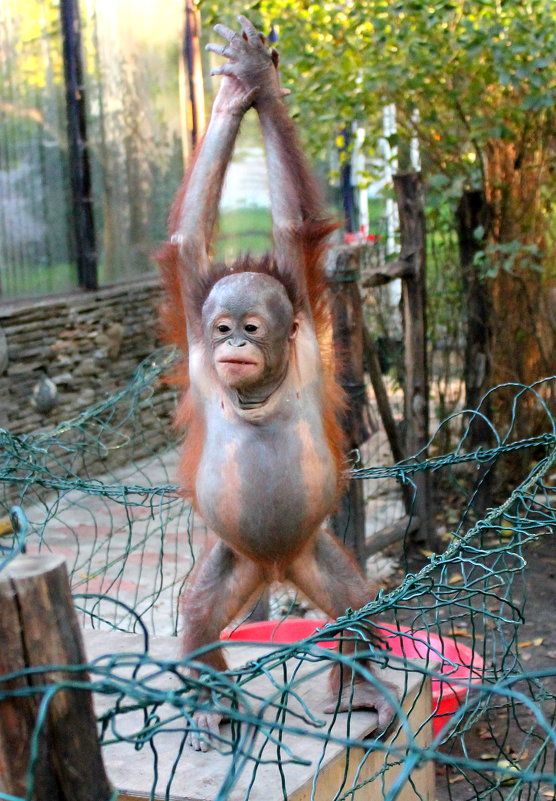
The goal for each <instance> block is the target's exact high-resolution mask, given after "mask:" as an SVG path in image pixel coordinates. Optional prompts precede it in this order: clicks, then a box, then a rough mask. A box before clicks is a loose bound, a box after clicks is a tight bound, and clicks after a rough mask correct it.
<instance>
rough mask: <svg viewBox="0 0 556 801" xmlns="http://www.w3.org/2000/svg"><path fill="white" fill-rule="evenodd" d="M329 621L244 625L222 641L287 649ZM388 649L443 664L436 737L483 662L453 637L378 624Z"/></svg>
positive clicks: (436, 691) (435, 696) (435, 707)
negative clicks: (265, 644)
mask: <svg viewBox="0 0 556 801" xmlns="http://www.w3.org/2000/svg"><path fill="white" fill-rule="evenodd" d="M327 622H328V621H326V620H308V619H306V618H286V619H285V620H282V621H280V620H264V621H261V622H260V623H243V624H242V625H241V626H238V627H237V628H235V629H224V631H223V632H222V633H221V635H220V639H221V640H241V641H243V642H255V643H269V642H271V643H275V644H276V645H284V644H287V643H294V642H297V641H298V640H303V639H305V637H310V636H311V635H312V634H314V633H315V631H316V629H317V628H322V627H323V626H325V625H326V624H327ZM376 625H377V626H378V628H379V631H380V633H381V636H382V637H383V639H384V641H385V642H386V644H387V646H388V648H389V649H390V651H391V652H392V653H393V654H394V655H395V656H405V657H407V658H408V659H427V658H429V659H431V660H440V662H441V664H440V673H442V675H443V676H445V677H446V678H442V679H433V680H432V711H433V714H434V717H433V732H434V734H435V735H437V734H438V733H439V732H440V731H441V729H442V728H443V727H444V726H445V724H446V723H447V721H448V720H449V719H450V718H451V717H452V715H453V714H454V712H455V711H456V710H457V708H458V707H459V705H460V704H461V702H462V700H463V699H464V698H465V696H466V694H467V691H468V689H469V685H470V684H473V683H477V682H480V681H481V676H482V670H483V660H482V659H481V657H480V656H479V655H478V654H476V653H475V652H474V651H473V650H472V649H471V648H469V646H467V645H463V644H462V643H459V642H457V641H456V640H454V639H452V638H451V637H439V636H438V635H437V634H433V633H432V632H428V631H425V630H419V631H412V630H411V629H410V628H408V627H407V626H400V627H399V629H398V628H397V627H395V626H392V625H388V624H381V623H376ZM319 646H320V647H321V648H335V647H336V642H335V641H334V640H325V641H323V642H321V643H319Z"/></svg>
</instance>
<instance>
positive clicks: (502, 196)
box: [485, 140, 556, 437]
mask: <svg viewBox="0 0 556 801" xmlns="http://www.w3.org/2000/svg"><path fill="white" fill-rule="evenodd" d="M485 166H486V196H487V201H488V203H489V206H490V208H491V210H492V218H491V228H490V244H491V249H492V250H493V251H494V253H493V259H494V262H493V263H491V265H490V266H492V267H494V268H495V269H496V274H495V276H494V277H493V278H492V279H491V294H492V351H491V353H492V365H493V367H492V370H493V372H492V380H493V383H494V384H500V383H504V382H519V383H522V384H526V385H529V384H532V383H534V382H535V381H538V380H539V379H541V378H544V377H546V376H548V375H552V374H554V372H556V350H555V346H556V338H555V327H554V316H553V315H554V309H553V308H552V309H551V308H550V303H551V299H552V298H551V290H552V291H553V287H550V286H549V285H548V282H547V279H546V278H544V277H543V271H542V269H541V267H542V262H541V258H542V253H543V252H544V251H545V250H546V236H545V226H546V217H545V214H544V213H543V209H542V204H541V192H540V187H541V177H542V176H541V170H542V169H543V159H542V158H541V157H540V156H539V154H538V153H536V151H535V149H534V147H532V146H530V143H527V144H526V145H525V146H524V147H523V150H522V151H520V150H519V149H518V147H517V145H516V144H514V143H511V142H502V141H499V140H495V141H491V142H490V143H489V145H488V147H487V157H486V165H485ZM510 243H520V246H519V248H517V247H516V245H514V246H513V247H512V245H511V244H510ZM531 246H536V247H537V248H538V249H539V254H538V255H537V254H536V253H535V252H530V251H528V248H530V247H531ZM514 249H515V252H514ZM552 302H553V301H552ZM515 391H516V390H515V387H513V388H512V387H510V388H508V389H507V390H503V391H499V392H498V393H497V394H496V398H495V403H496V408H495V413H496V416H497V418H498V419H499V420H501V421H504V422H506V423H507V421H508V420H509V419H510V415H511V413H512V410H511V404H512V401H513V397H514V395H515ZM552 400H553V399H552ZM515 426H516V428H515V434H516V436H518V437H523V436H531V435H532V434H534V433H538V432H539V431H540V430H542V429H544V428H545V427H546V418H545V413H543V412H542V411H541V410H540V409H539V407H538V404H537V402H536V400H535V398H534V396H533V395H532V394H531V393H529V394H528V395H525V396H524V397H523V402H522V403H521V404H520V408H519V409H518V410H517V416H516V421H515Z"/></svg>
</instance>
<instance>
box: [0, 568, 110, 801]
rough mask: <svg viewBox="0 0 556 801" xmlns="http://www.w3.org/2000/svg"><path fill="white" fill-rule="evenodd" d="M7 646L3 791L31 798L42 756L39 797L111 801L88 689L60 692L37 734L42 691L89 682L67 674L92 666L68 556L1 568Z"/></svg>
mask: <svg viewBox="0 0 556 801" xmlns="http://www.w3.org/2000/svg"><path fill="white" fill-rule="evenodd" d="M0 643H1V644H2V645H1V647H0V791H2V792H3V793H7V794H9V795H13V796H21V797H25V798H26V797H27V794H28V788H27V771H28V767H29V760H30V758H32V757H33V756H36V761H35V764H34V765H33V771H32V778H33V792H32V796H31V797H32V798H33V799H37V801H47V800H48V801H108V800H109V799H111V798H112V797H113V790H112V788H111V786H110V783H109V781H108V778H107V776H106V772H105V769H104V764H103V761H102V756H101V752H100V745H99V742H98V737H97V727H96V719H95V715H94V711H93V702H92V698H91V693H90V691H89V690H88V689H58V690H57V691H56V692H55V693H53V695H52V696H51V698H50V700H49V703H48V706H47V708H46V712H45V716H44V722H43V725H42V726H40V730H38V729H37V724H38V723H39V724H40V723H41V721H39V720H38V716H39V712H40V711H41V710H40V704H41V700H42V699H43V698H44V691H43V689H42V688H44V689H45V690H46V691H48V688H50V687H52V686H56V685H64V684H66V683H67V682H79V683H87V682H88V675H87V673H86V671H85V670H83V669H80V668H79V667H77V668H76V669H75V670H69V669H68V667H69V666H72V667H75V666H79V665H83V664H85V662H86V660H85V655H84V649H83V643H82V639H81V632H80V629H79V625H78V622H77V617H76V614H75V610H74V608H73V604H72V600H71V594H70V586H69V581H68V577H67V572H66V568H65V564H64V559H63V557H61V556H55V555H48V556H43V555H36V556H27V555H21V556H18V557H16V558H15V559H13V560H12V561H11V562H9V563H8V565H7V566H6V567H5V568H4V569H3V570H2V572H1V573H0ZM49 666H56V667H55V668H53V669H51V670H41V668H47V667H49ZM64 667H66V669H64ZM33 668H35V669H36V668H38V670H36V671H35V672H33V673H30V672H27V673H25V672H24V671H26V670H28V669H33ZM8 675H10V678H9V679H6V678H5V676H8ZM33 688H35V692H33V691H32V690H33ZM35 739H36V743H37V745H38V748H37V749H36V753H35V752H34V750H33V748H32V747H31V746H32V743H33V742H34V741H35Z"/></svg>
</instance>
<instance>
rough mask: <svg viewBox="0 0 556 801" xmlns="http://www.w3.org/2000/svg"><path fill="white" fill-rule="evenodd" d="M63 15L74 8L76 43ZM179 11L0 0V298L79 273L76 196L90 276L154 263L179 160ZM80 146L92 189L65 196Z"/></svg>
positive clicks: (52, 285)
mask: <svg viewBox="0 0 556 801" xmlns="http://www.w3.org/2000/svg"><path fill="white" fill-rule="evenodd" d="M68 14H70V17H69V19H71V15H72V14H73V15H74V16H75V15H77V19H78V20H80V25H78V26H77V28H76V26H73V27H72V30H73V32H74V33H75V29H77V30H78V33H79V39H80V41H78V42H77V45H78V50H77V51H75V49H74V51H73V52H72V50H71V45H72V43H71V42H70V43H69V44H68V41H67V36H66V44H65V46H64V26H66V34H67V28H68V16H67V15H68ZM183 16H184V9H183V3H182V2H180V0H168V1H167V2H165V3H164V4H160V3H157V2H156V0H146V1H145V2H143V3H141V4H136V3H133V2H130V0H118V2H117V3H108V2H106V1H105V0H80V2H79V3H77V2H76V0H27V2H26V3H25V4H22V3H19V2H18V0H3V2H2V4H1V6H0V299H2V298H4V299H8V298H13V297H18V296H24V295H26V296H30V295H39V294H45V293H52V292H58V291H65V290H68V289H71V288H74V287H77V286H78V285H80V284H81V285H87V284H86V283H85V284H84V281H83V276H82V275H81V276H80V275H79V271H78V269H77V264H78V262H79V255H80V254H79V250H80V244H79V236H80V233H79V230H80V228H79V226H80V223H79V219H78V217H79V206H80V204H82V205H83V208H85V209H86V211H87V212H88V214H89V216H90V218H91V221H92V226H93V228H92V243H93V250H94V252H93V257H94V273H95V274H94V275H93V279H94V280H93V283H98V284H106V283H112V282H114V281H117V280H120V279H123V278H126V277H129V276H130V275H136V274H138V273H141V272H144V271H146V270H149V269H151V262H150V258H149V257H150V254H151V253H152V250H153V248H154V247H155V244H156V242H157V241H158V240H160V239H161V238H162V237H163V236H164V230H165V217H166V214H167V209H168V207H169V205H170V202H171V198H172V196H173V194H174V192H175V190H176V187H177V184H178V182H179V179H180V177H181V174H182V172H183V166H182V165H183V153H182V142H183V132H184V130H186V122H185V121H184V119H183V118H182V117H183V114H182V109H184V108H185V104H184V103H183V102H182V103H180V81H181V78H180V75H181V77H182V78H183V68H182V67H180V64H181V63H182V60H181V54H180V32H181V31H182V30H183ZM70 27H71V25H70ZM75 44H76V43H75V39H74V41H73V46H74V48H75ZM76 59H77V62H76ZM69 62H72V63H69ZM76 63H77V65H78V67H79V68H80V69H81V71H82V75H81V76H80V75H79V70H78V74H77V76H76V75H75V74H74V75H73V80H76V79H77V82H76V83H74V84H72V83H71V80H72V79H71V76H70V73H71V70H72V69H73V68H75V64H76ZM80 77H82V81H81V82H80V81H79V78H80ZM68 88H69V91H68ZM72 105H73V111H74V114H75V113H77V117H78V119H77V126H78V127H77V129H74V130H73V131H72V130H71V108H70V107H71V106H72ZM68 109H69V115H68ZM68 119H69V124H70V133H69V135H68ZM85 137H86V139H85ZM72 140H73V142H74V143H75V142H77V147H72ZM83 159H85V160H86V162H87V169H88V170H89V175H88V180H89V182H90V191H89V193H88V194H87V193H85V194H84V195H83V196H82V197H81V198H79V197H77V199H76V194H75V185H73V184H74V179H75V176H76V175H77V174H78V173H79V171H80V169H81V168H82V165H81V164H79V163H76V160H77V161H79V160H83Z"/></svg>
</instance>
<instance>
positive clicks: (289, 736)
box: [85, 631, 435, 801]
mask: <svg viewBox="0 0 556 801" xmlns="http://www.w3.org/2000/svg"><path fill="white" fill-rule="evenodd" d="M85 645H86V649H87V654H88V658H89V660H93V659H97V658H99V657H102V656H104V655H108V656H110V655H117V654H125V653H128V654H133V653H142V651H143V640H142V637H141V636H140V635H135V634H123V633H119V632H105V631H86V632H85ZM178 645H179V642H178V640H177V639H176V638H173V637H155V638H153V639H152V640H151V642H150V646H149V655H150V657H152V658H153V659H161V660H171V659H173V658H174V657H175V656H177V653H178ZM265 650H268V649H265V648H264V646H260V645H258V646H251V645H245V644H243V643H242V644H241V645H240V646H239V647H229V648H227V649H226V651H227V656H228V661H229V663H230V665H231V666H232V667H239V666H241V665H244V664H246V663H247V662H249V661H251V660H253V659H256V658H257V657H258V656H260V655H261V654H263V653H265ZM134 665H135V662H133V660H130V661H129V662H128V663H127V665H125V664H123V663H120V662H118V666H117V667H116V668H115V672H116V674H117V675H120V676H121V677H122V678H123V679H128V678H129V677H130V676H131V673H132V670H133V667H134ZM429 667H431V666H430V665H429ZM316 668H318V665H315V664H311V663H309V662H307V661H305V662H300V661H299V660H291V661H290V662H288V671H289V672H288V676H289V677H290V679H291V677H292V676H293V675H295V678H296V682H298V683H297V684H296V691H297V694H298V696H299V700H296V699H294V698H293V697H292V696H290V698H289V700H288V710H291V712H292V713H299V714H300V715H303V717H301V716H300V717H294V716H293V715H289V714H288V718H287V721H286V722H287V725H288V726H290V727H295V728H296V730H297V731H296V733H293V732H285V733H284V735H283V741H282V743H283V745H282V748H281V750H280V752H278V747H277V745H276V744H275V743H271V742H269V741H266V742H265V738H264V737H263V735H262V734H261V732H259V733H258V734H257V735H256V738H255V741H254V743H252V745H251V747H250V749H249V750H250V753H251V754H252V755H253V757H254V758H256V757H258V756H261V758H262V760H263V763H261V764H260V765H259V766H258V768H257V769H256V772H255V773H254V770H255V761H253V760H248V761H247V762H246V763H244V764H243V770H242V771H241V773H240V775H239V777H238V778H235V779H234V780H233V781H232V783H231V787H230V790H229V792H227V794H226V795H225V796H221V797H225V798H226V799H228V800H229V801H243V799H246V798H249V801H280V799H284V798H285V797H287V798H288V799H289V801H309V800H310V799H311V798H314V799H316V800H317V801H333V799H334V798H335V797H336V794H338V795H339V796H342V795H343V794H344V793H346V792H349V790H350V788H351V787H352V786H354V785H360V784H362V783H365V782H369V783H367V784H364V786H362V787H361V789H360V790H357V791H356V792H355V793H354V794H353V795H351V796H350V798H351V799H353V801H382V799H383V798H384V795H385V792H386V790H387V788H389V787H391V786H392V784H393V783H394V781H395V780H396V777H397V776H398V774H399V771H400V765H399V763H400V762H403V760H404V744H405V742H406V735H405V733H404V732H403V731H400V730H398V729H396V730H394V733H393V734H391V735H390V737H389V738H387V741H388V742H390V743H392V744H393V745H395V746H396V747H399V748H401V753H400V752H398V753H396V754H391V755H390V756H388V754H385V753H384V752H383V751H380V750H375V751H368V750H365V749H362V748H359V747H357V748H348V749H346V748H344V747H343V746H342V745H341V744H338V743H334V742H326V740H325V739H322V735H323V734H324V735H325V734H326V732H328V731H329V730H330V727H331V726H332V721H333V716H332V715H325V714H324V712H323V709H324V706H325V705H326V702H327V700H328V682H327V675H326V672H320V673H319V674H318V675H317V676H314V677H312V678H311V677H309V678H307V679H306V680H305V681H303V680H302V679H303V677H307V676H309V675H310V674H311V673H312V672H314V671H315V669H316ZM294 672H295V673H294ZM272 675H274V676H275V681H276V684H274V683H273V681H272ZM137 677H138V678H141V680H142V681H143V682H146V683H147V684H148V686H149V687H150V688H152V687H156V688H157V689H160V690H163V691H164V690H166V691H169V690H172V689H173V688H177V687H178V686H179V680H178V679H177V678H176V677H175V676H173V675H172V674H171V673H169V672H167V671H163V672H157V671H156V666H153V665H152V664H149V665H148V666H144V667H141V668H140V670H139V673H138V675H137ZM380 677H381V679H384V680H385V681H389V682H392V683H393V684H395V685H396V686H397V687H398V688H399V690H400V694H401V695H404V696H405V700H404V704H403V708H404V710H405V712H406V715H407V719H408V721H409V725H410V727H411V730H412V732H414V733H415V734H414V736H415V743H416V744H418V745H419V746H420V747H423V746H425V745H427V744H428V743H429V742H430V740H431V734H432V726H431V721H430V720H427V718H428V717H429V716H430V710H431V688H430V681H429V680H428V679H425V680H423V677H422V675H421V674H420V673H417V672H413V671H409V672H404V671H399V670H391V669H388V668H385V669H384V670H383V671H381V676H380ZM283 682H284V675H283V669H282V667H279V668H277V669H276V670H275V671H273V673H271V676H270V677H266V676H260V677H257V678H256V679H254V680H253V681H251V682H250V683H249V690H250V691H251V692H256V694H257V696H259V699H260V700H259V709H261V708H262V705H263V703H264V702H265V701H266V700H267V699H268V698H269V697H270V696H271V695H272V696H275V695H276V700H277V701H278V700H279V697H280V696H279V689H277V688H279V687H280V686H281V685H282V684H283ZM128 702H129V703H132V699H126V705H127V703H128ZM95 704H96V709H97V713H98V714H101V713H102V712H103V711H104V710H106V709H109V708H111V707H112V706H113V704H114V696H107V695H102V694H99V695H97V696H96V697H95ZM303 705H306V707H307V709H308V710H310V713H311V714H312V715H314V716H315V717H316V718H317V719H318V720H320V721H322V722H323V723H324V726H322V727H321V728H315V727H314V725H311V724H310V723H309V722H307V720H306V719H304V718H306V714H303V713H304V710H303ZM175 711H176V710H175V709H174V710H173V708H172V707H171V706H170V705H165V706H163V707H160V709H159V710H158V713H157V714H159V715H160V716H161V718H162V719H165V718H168V719H169V718H170V717H171V716H172V715H173V714H174V715H175ZM252 711H254V712H255V713H256V712H257V711H258V710H257V709H256V708H255V707H254V708H253V710H252ZM264 716H265V718H267V719H270V720H274V719H275V717H276V710H275V709H274V710H273V711H272V712H270V713H269V712H268V711H267V712H264ZM116 724H117V728H118V735H119V736H120V737H126V736H127V737H130V742H121V741H120V742H118V743H115V744H113V745H107V746H105V747H104V748H103V756H104V760H105V764H106V767H107V770H108V774H109V776H110V778H111V780H112V782H113V783H114V785H115V786H116V787H117V788H118V789H119V791H120V796H119V799H120V801H136V800H138V799H145V798H149V797H150V793H151V789H152V788H153V785H154V784H155V785H156V786H155V796H154V797H155V798H156V799H167V801H214V799H215V798H216V797H217V796H218V794H219V792H220V791H221V789H222V787H223V785H224V783H225V782H226V781H227V780H230V778H231V776H232V774H231V772H230V769H231V767H232V764H233V760H232V756H231V755H230V754H227V755H226V754H222V753H220V752H219V751H217V750H211V751H209V752H207V753H202V752H196V751H193V750H191V749H190V748H189V746H185V747H184V746H183V730H184V721H183V719H177V720H174V721H173V723H172V722H171V721H170V720H168V723H167V724H165V726H164V730H163V731H161V732H160V733H158V734H157V735H156V739H155V744H156V750H157V754H158V765H157V780H156V782H155V760H154V755H153V753H152V750H151V748H150V747H149V745H148V744H146V745H145V746H144V747H143V748H142V749H141V750H140V751H137V750H135V747H134V743H133V739H134V738H135V733H136V732H138V731H140V730H141V729H142V728H143V727H144V725H145V723H144V715H143V712H142V711H141V710H138V711H132V712H129V713H126V714H121V715H118V718H117V721H116ZM375 727H376V715H375V714H374V713H372V712H354V713H352V714H351V715H348V714H346V713H344V714H339V715H338V716H337V718H336V721H335V723H334V725H333V727H332V729H331V733H332V735H333V736H334V737H336V738H347V737H349V738H352V739H357V740H363V739H365V738H366V737H367V736H368V735H369V734H371V733H372V732H373V730H374V729H375ZM172 728H173V729H174V730H173V731H172ZM394 728H395V727H394ZM224 732H225V733H226V734H227V735H228V736H230V729H229V726H225V727H224ZM275 734H277V732H275ZM317 737H320V738H321V739H317ZM180 749H183V750H182V751H181V755H180ZM261 749H263V750H262V753H261ZM287 749H291V752H293V754H295V755H296V756H297V757H302V758H303V759H304V760H306V761H307V762H308V763H309V764H306V765H299V764H291V763H289V764H288V762H287V760H288V753H287ZM264 760H267V764H264ZM271 760H272V762H271ZM278 761H279V762H280V763H281V764H280V768H281V769H280V768H279V766H278V764H276V762H278ZM241 763H243V760H241V759H236V764H241ZM395 763H398V764H395ZM385 764H386V765H388V764H390V765H392V766H391V767H389V768H388V770H387V771H386V772H383V768H384V766H385ZM315 777H316V778H315ZM373 777H374V778H373ZM411 782H412V783H411V784H410V783H409V782H407V781H406V782H405V783H404V784H403V786H402V788H401V791H400V793H399V795H398V796H397V801H416V799H422V800H424V801H434V798H435V792H434V789H435V788H434V767H433V765H432V763H428V764H427V765H425V767H424V768H422V769H419V770H414V771H413V772H412V774H411ZM250 785H252V786H250ZM168 788H169V789H168ZM313 790H314V794H313V795H312V793H313Z"/></svg>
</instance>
